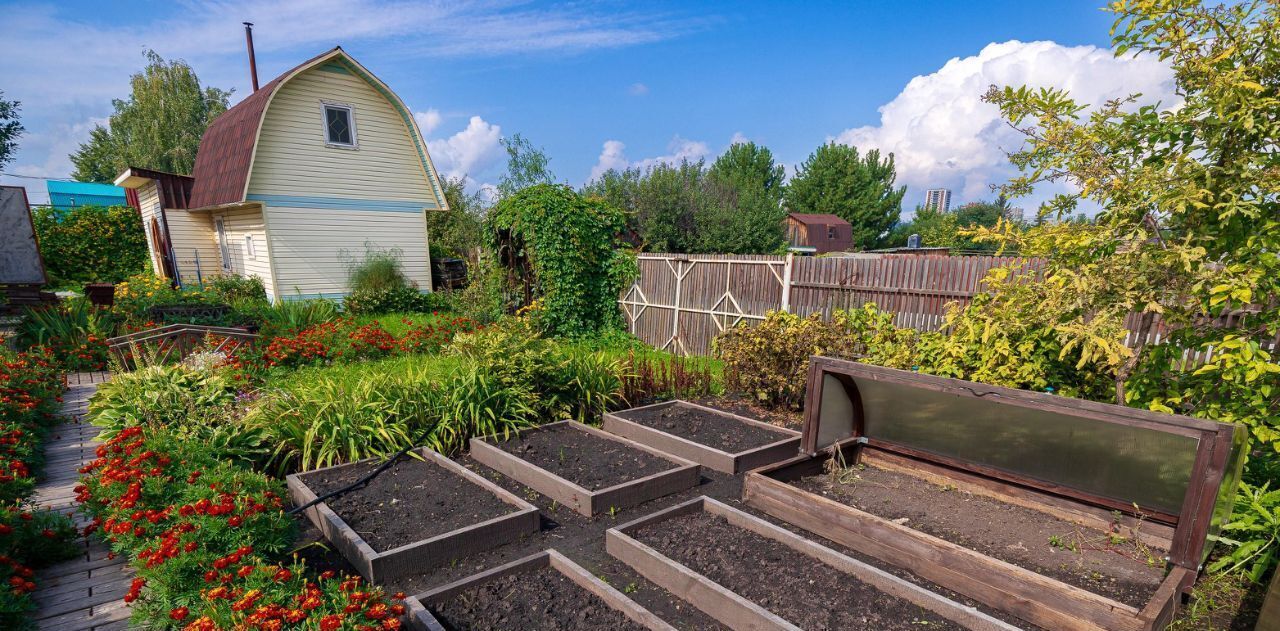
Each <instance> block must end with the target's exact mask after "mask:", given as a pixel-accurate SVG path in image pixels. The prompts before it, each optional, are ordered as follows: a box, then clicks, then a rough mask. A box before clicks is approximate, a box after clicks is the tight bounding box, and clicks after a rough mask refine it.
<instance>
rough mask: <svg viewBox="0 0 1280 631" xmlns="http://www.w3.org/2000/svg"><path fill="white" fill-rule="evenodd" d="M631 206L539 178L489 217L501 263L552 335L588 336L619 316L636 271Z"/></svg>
mask: <svg viewBox="0 0 1280 631" xmlns="http://www.w3.org/2000/svg"><path fill="white" fill-rule="evenodd" d="M625 227H626V216H625V215H624V213H623V212H622V211H621V210H619V209H617V208H614V207H612V206H610V205H609V204H608V203H606V202H604V201H603V200H601V199H599V198H585V197H583V196H581V195H579V194H578V193H576V192H574V191H573V189H571V188H569V187H568V186H559V185H553V184H538V185H535V186H530V187H527V188H524V189H522V190H520V191H519V192H517V193H515V194H513V195H510V196H507V197H504V198H503V199H502V201H500V202H498V205H497V206H495V207H494V208H493V210H492V211H491V212H490V214H489V218H488V219H487V220H486V222H485V230H486V232H487V233H488V235H489V239H490V241H491V242H490V246H491V248H492V250H493V251H494V252H495V254H496V256H497V263H498V264H499V265H500V266H501V267H503V268H505V269H506V270H507V271H508V272H509V273H510V274H511V275H512V277H513V278H515V279H517V283H518V284H519V286H518V287H514V288H512V289H513V290H514V291H515V293H518V294H519V295H520V304H521V306H525V307H527V306H531V305H532V304H533V302H532V301H536V305H537V307H538V308H537V309H536V310H535V311H534V313H535V314H536V315H535V319H536V321H537V323H538V325H539V327H540V328H541V329H542V330H544V331H546V332H547V333H548V334H550V335H555V336H577V335H588V334H592V333H595V332H597V331H600V330H602V329H606V328H610V327H616V326H617V325H618V324H619V322H620V317H619V313H620V311H619V309H618V295H619V294H620V293H621V292H622V288H623V287H624V286H625V285H626V283H627V281H628V280H629V279H630V278H632V277H633V276H634V275H635V273H636V262H635V257H634V256H633V255H632V254H631V253H630V252H629V251H627V250H625V249H624V248H623V243H622V242H621V240H620V239H619V235H620V234H621V233H622V231H623V230H624V229H625Z"/></svg>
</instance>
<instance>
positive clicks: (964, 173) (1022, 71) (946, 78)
mask: <svg viewBox="0 0 1280 631" xmlns="http://www.w3.org/2000/svg"><path fill="white" fill-rule="evenodd" d="M1024 84H1025V85H1029V86H1033V87H1055V88H1064V89H1066V90H1068V91H1070V92H1071V95H1072V97H1074V98H1075V99H1076V100H1077V101H1078V102H1081V103H1088V104H1092V105H1101V104H1102V103H1103V102H1105V101H1106V100H1108V99H1112V98H1118V97H1123V96H1126V95H1128V94H1132V93H1137V92H1140V93H1142V94H1143V95H1144V96H1143V98H1142V102H1144V103H1154V102H1156V101H1159V102H1161V103H1163V104H1164V106H1166V107H1167V106H1171V105H1174V104H1175V102H1176V101H1177V97H1176V95H1175V93H1174V81H1173V74H1172V72H1171V71H1170V70H1169V69H1168V67H1167V66H1165V65H1164V64H1162V63H1160V62H1159V61H1158V60H1156V59H1155V58H1153V57H1151V56H1143V57H1138V58H1136V59H1135V58H1132V57H1129V58H1119V59H1117V58H1116V57H1114V56H1113V55H1112V52H1111V51H1110V50H1107V49H1102V48H1097V47H1095V46H1072V47H1068V46H1062V45H1060V44H1057V43H1054V42H1043V41H1042V42H1019V41H1009V42H1004V43H993V44H989V45H987V46H986V47H985V48H983V49H982V51H981V52H980V53H978V54H977V55H975V56H971V57H965V58H963V59H961V58H955V59H952V60H950V61H948V62H947V63H946V64H945V65H944V66H943V67H942V68H941V69H939V70H938V71H937V72H934V73H932V74H929V75H925V76H919V77H915V78H914V79H912V80H911V81H910V82H909V83H908V84H907V86H906V87H905V88H904V89H903V90H902V92H901V93H900V94H898V96H897V97H895V98H894V99H893V100H892V101H890V102H889V103H887V104H885V105H884V106H882V107H881V108H880V123H879V124H878V125H868V126H864V127H857V128H852V129H846V130H844V131H843V132H840V133H839V134H837V135H836V136H835V137H834V138H833V140H835V141H836V142H840V143H844V144H850V145H855V146H857V147H858V148H859V149H862V150H869V149H872V148H878V149H880V151H881V153H886V152H893V154H894V159H895V161H896V165H897V170H898V183H899V184H906V185H907V186H908V187H909V191H908V193H907V194H908V197H907V199H905V200H904V204H903V205H904V206H905V207H906V208H907V209H911V208H914V206H915V205H916V204H917V203H923V197H924V191H925V189H927V188H937V187H944V188H950V189H952V191H953V194H954V195H955V196H956V198H957V200H956V201H959V202H968V201H976V200H979V199H989V198H991V197H992V196H993V194H992V193H991V190H990V186H991V185H992V184H1003V183H1005V182H1006V181H1008V180H1009V179H1010V178H1011V177H1013V176H1014V174H1015V173H1016V171H1015V169H1014V168H1013V167H1012V166H1011V165H1010V164H1009V163H1008V159H1007V155H1006V152H1011V151H1015V150H1017V149H1018V148H1019V147H1020V146H1021V143H1022V138H1021V135H1020V134H1019V133H1018V132H1017V131H1016V130H1014V129H1012V128H1010V127H1009V126H1008V125H1007V124H1005V122H1004V121H1003V120H1002V119H1001V118H1000V113H999V111H998V110H997V109H996V107H995V106H994V105H990V104H988V103H983V102H982V101H981V96H982V95H983V93H985V92H986V91H987V88H988V87H989V86H991V85H997V86H1005V85H1014V86H1018V85H1024ZM1061 190H1064V189H1061V188H1053V187H1048V186H1045V187H1042V189H1041V190H1038V191H1037V192H1036V193H1035V195H1034V196H1033V197H1031V198H1029V199H1024V200H1019V201H1018V202H1017V203H1018V204H1019V205H1022V206H1025V207H1026V208H1027V209H1028V212H1029V213H1030V212H1032V209H1034V208H1035V207H1037V206H1038V204H1039V202H1040V201H1043V200H1045V199H1047V198H1048V197H1050V196H1051V195H1052V194H1053V193H1055V192H1060V191H1061Z"/></svg>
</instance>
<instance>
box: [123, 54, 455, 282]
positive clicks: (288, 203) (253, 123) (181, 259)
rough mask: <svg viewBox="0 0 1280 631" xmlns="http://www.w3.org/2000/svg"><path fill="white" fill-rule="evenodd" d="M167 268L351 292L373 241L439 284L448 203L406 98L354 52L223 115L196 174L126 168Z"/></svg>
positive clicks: (297, 71)
mask: <svg viewBox="0 0 1280 631" xmlns="http://www.w3.org/2000/svg"><path fill="white" fill-rule="evenodd" d="M116 184H117V185H119V186H123V187H125V188H128V189H133V190H134V191H136V195H137V199H138V202H139V210H140V211H141V212H142V216H143V223H144V225H145V226H147V242H148V244H149V246H150V247H151V253H152V259H153V262H154V263H156V269H157V270H165V273H166V274H167V275H169V276H170V277H171V278H174V279H175V280H177V281H179V282H181V283H183V284H192V283H195V282H197V281H198V280H204V279H207V278H209V277H210V276H215V275H219V274H234V275H239V276H258V277H260V278H261V279H262V280H263V283H264V285H265V286H266V289H267V295H268V296H269V297H271V298H272V299H273V300H280V299H285V300H287V299H295V298H321V297H322V298H336V299H341V298H343V297H344V296H345V295H346V294H347V292H348V291H349V288H348V286H347V284H348V283H347V276H348V270H349V269H350V266H351V264H352V262H353V261H357V260H359V259H361V258H363V256H364V253H365V250H366V248H371V249H376V250H383V251H389V250H394V251H395V252H397V253H398V255H399V258H400V263H401V265H402V269H403V271H404V273H405V275H406V276H407V277H408V278H409V279H410V280H412V281H413V282H415V283H416V284H417V285H418V287H419V288H420V290H421V291H424V292H425V291H431V260H430V256H429V254H428V247H427V239H428V236H427V222H426V213H428V212H435V211H440V210H447V205H446V203H445V199H444V193H443V190H442V189H441V187H440V180H439V176H438V175H437V174H436V170H435V167H434V165H432V163H431V158H430V156H429V155H428V154H427V145H426V141H425V139H424V138H423V136H422V133H421V132H420V131H419V129H418V126H417V123H416V122H415V121H414V118H413V114H412V112H410V111H409V109H408V108H407V107H406V106H405V104H404V102H403V101H401V100H400V98H399V97H397V96H396V95H395V93H394V92H392V91H391V89H390V88H389V87H387V85H386V84H384V83H382V82H381V81H379V80H378V79H377V78H376V77H374V76H373V74H372V73H370V72H369V71H368V70H367V69H365V68H364V66H362V65H360V64H359V63H358V62H357V61H356V60H355V59H354V58H352V57H351V56H350V55H348V54H347V53H346V52H345V51H343V50H342V48H340V47H338V48H334V49H332V50H329V51H327V52H325V53H323V54H321V55H318V56H316V57H313V58H312V59H310V60H308V61H306V62H303V63H302V64H300V65H298V66H297V67H295V68H293V69H291V70H289V71H287V72H285V73H284V74H282V75H280V76H279V77H277V78H275V79H274V80H272V81H270V82H269V83H267V84H266V85H264V86H262V88H261V89H259V90H257V91H256V92H254V93H253V94H251V95H249V96H248V97H246V98H245V99H244V100H243V101H241V102H240V103H238V104H237V105H236V106H235V107H232V108H231V109H229V110H227V111H226V112H225V113H223V114H222V115H221V116H219V117H218V118H217V119H216V120H214V122H213V123H212V124H211V125H210V126H209V129H208V130H206V131H205V134H204V136H203V137H202V138H201V140H200V149H199V151H198V153H197V154H196V163H195V170H194V173H193V174H192V175H191V176H190V177H187V176H180V175H172V174H160V173H157V172H153V171H146V170H143V169H132V168H131V169H127V170H126V171H125V172H124V173H122V174H121V175H120V176H119V177H118V178H117V179H116Z"/></svg>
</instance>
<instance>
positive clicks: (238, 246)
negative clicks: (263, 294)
mask: <svg viewBox="0 0 1280 631" xmlns="http://www.w3.org/2000/svg"><path fill="white" fill-rule="evenodd" d="M170 214H172V213H170ZM218 219H221V220H222V222H223V228H224V230H225V232H226V237H227V254H228V255H229V256H228V257H229V258H230V267H229V268H226V267H223V262H222V252H221V249H220V246H221V244H220V243H219V242H218V239H217V232H216V229H215V228H214V227H213V226H216V220H218ZM209 225H210V230H211V231H212V232H211V234H212V235H213V237H212V240H213V243H215V248H214V257H215V258H211V259H209V260H210V261H212V263H211V267H212V268H214V269H217V270H218V271H219V273H230V274H236V275H238V276H257V277H258V278H261V279H262V284H263V286H264V287H265V288H266V290H267V296H272V297H274V296H275V278H274V275H273V274H272V270H271V244H270V241H269V239H268V238H267V228H266V223H265V222H264V221H263V213H262V209H261V208H259V207H256V206H255V207H251V208H241V209H236V210H228V211H221V212H215V213H210V216H209ZM245 237H252V238H253V251H252V252H250V251H249V249H248V244H247V243H246V240H245ZM200 256H201V260H203V259H204V254H201V255H200Z"/></svg>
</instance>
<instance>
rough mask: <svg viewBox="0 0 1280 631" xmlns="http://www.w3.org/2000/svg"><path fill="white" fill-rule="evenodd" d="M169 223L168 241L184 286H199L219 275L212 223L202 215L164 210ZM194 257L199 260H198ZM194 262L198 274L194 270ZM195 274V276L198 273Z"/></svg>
mask: <svg viewBox="0 0 1280 631" xmlns="http://www.w3.org/2000/svg"><path fill="white" fill-rule="evenodd" d="M164 216H165V219H166V220H168V222H169V238H170V239H171V240H172V242H171V244H170V245H172V246H173V253H174V256H175V258H176V260H177V264H178V274H179V276H181V277H182V283H183V284H184V285H190V286H198V283H199V282H200V281H203V280H208V279H209V278H210V277H211V276H216V275H217V274H218V270H219V269H220V268H219V267H218V258H217V257H218V247H217V241H216V239H214V236H213V222H211V221H210V220H209V216H208V215H207V214H204V213H192V212H189V211H187V210H183V209H180V208H166V209H165V211H164ZM197 254H199V258H198V259H197ZM197 260H198V261H199V265H198V267H199V270H197ZM197 271H198V273H197Z"/></svg>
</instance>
